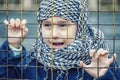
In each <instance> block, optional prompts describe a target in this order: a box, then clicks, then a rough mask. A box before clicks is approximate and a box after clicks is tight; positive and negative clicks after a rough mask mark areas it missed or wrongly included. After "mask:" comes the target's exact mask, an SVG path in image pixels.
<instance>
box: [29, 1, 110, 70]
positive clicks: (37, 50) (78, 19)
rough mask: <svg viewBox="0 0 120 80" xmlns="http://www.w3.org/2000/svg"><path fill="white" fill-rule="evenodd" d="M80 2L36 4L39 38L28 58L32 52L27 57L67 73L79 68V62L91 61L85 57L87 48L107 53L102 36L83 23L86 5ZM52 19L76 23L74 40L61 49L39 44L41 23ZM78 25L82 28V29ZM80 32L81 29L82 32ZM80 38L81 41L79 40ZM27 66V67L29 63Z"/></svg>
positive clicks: (85, 21)
mask: <svg viewBox="0 0 120 80" xmlns="http://www.w3.org/2000/svg"><path fill="white" fill-rule="evenodd" d="M82 1H83V0H68V4H67V3H66V0H53V1H52V0H43V1H42V2H41V3H40V5H39V9H38V15H37V16H38V23H39V25H38V26H39V37H38V39H36V41H35V43H34V45H33V48H32V49H31V50H30V55H32V53H34V54H33V56H31V60H32V59H37V61H38V62H40V63H42V64H43V65H44V66H45V67H49V68H51V67H52V68H54V69H59V70H68V69H71V68H75V67H79V65H80V61H83V62H84V63H86V64H89V63H90V62H91V57H90V56H89V51H90V50H91V49H96V50H97V49H99V48H104V49H107V50H108V46H107V45H106V43H105V41H104V39H103V38H104V35H103V33H102V32H101V31H100V30H97V29H96V28H93V27H90V26H89V25H88V24H87V22H88V14H87V11H88V10H87V2H86V0H84V2H82ZM67 9H68V10H67ZM66 11H68V12H66ZM82 11H83V14H82ZM83 15H84V17H83ZM52 16H60V17H61V18H63V19H66V20H68V21H72V22H74V23H77V27H78V29H77V35H76V39H75V41H74V42H72V43H70V44H69V45H68V46H67V47H65V48H63V49H59V50H57V49H51V48H49V47H48V45H47V44H46V43H44V42H43V38H42V33H41V22H42V21H43V20H45V19H47V18H50V17H52ZM82 25H83V26H84V27H82ZM82 30H84V32H83V33H82ZM82 34H84V35H82ZM82 37H84V38H83V39H82ZM27 64H29V62H28V63H27Z"/></svg>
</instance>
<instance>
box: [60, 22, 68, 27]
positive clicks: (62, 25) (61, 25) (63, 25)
mask: <svg viewBox="0 0 120 80" xmlns="http://www.w3.org/2000/svg"><path fill="white" fill-rule="evenodd" d="M59 26H60V27H66V26H67V24H66V23H61V24H59Z"/></svg>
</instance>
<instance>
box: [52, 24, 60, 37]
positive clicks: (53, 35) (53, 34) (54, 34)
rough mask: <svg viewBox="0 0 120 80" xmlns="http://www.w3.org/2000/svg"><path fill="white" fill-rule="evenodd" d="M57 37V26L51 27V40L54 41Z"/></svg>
mask: <svg viewBox="0 0 120 80" xmlns="http://www.w3.org/2000/svg"><path fill="white" fill-rule="evenodd" d="M58 37H59V29H58V28H57V26H53V28H52V38H53V39H56V38H58Z"/></svg>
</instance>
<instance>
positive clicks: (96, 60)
mask: <svg viewBox="0 0 120 80" xmlns="http://www.w3.org/2000/svg"><path fill="white" fill-rule="evenodd" d="M90 56H91V57H92V62H91V63H90V64H89V65H86V64H84V63H83V62H82V61H81V62H80V66H81V67H83V68H84V69H85V70H86V72H88V73H89V74H90V75H91V76H93V77H94V78H98V77H100V76H103V75H104V74H105V73H106V71H107V70H108V68H109V65H110V64H111V63H112V62H113V61H114V60H115V59H116V54H114V55H113V56H112V58H108V51H106V50H103V49H99V50H98V51H97V53H96V52H95V50H91V51H90Z"/></svg>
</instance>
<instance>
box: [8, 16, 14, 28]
mask: <svg viewBox="0 0 120 80" xmlns="http://www.w3.org/2000/svg"><path fill="white" fill-rule="evenodd" d="M9 25H10V27H15V20H14V19H13V18H12V19H10V24H9Z"/></svg>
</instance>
